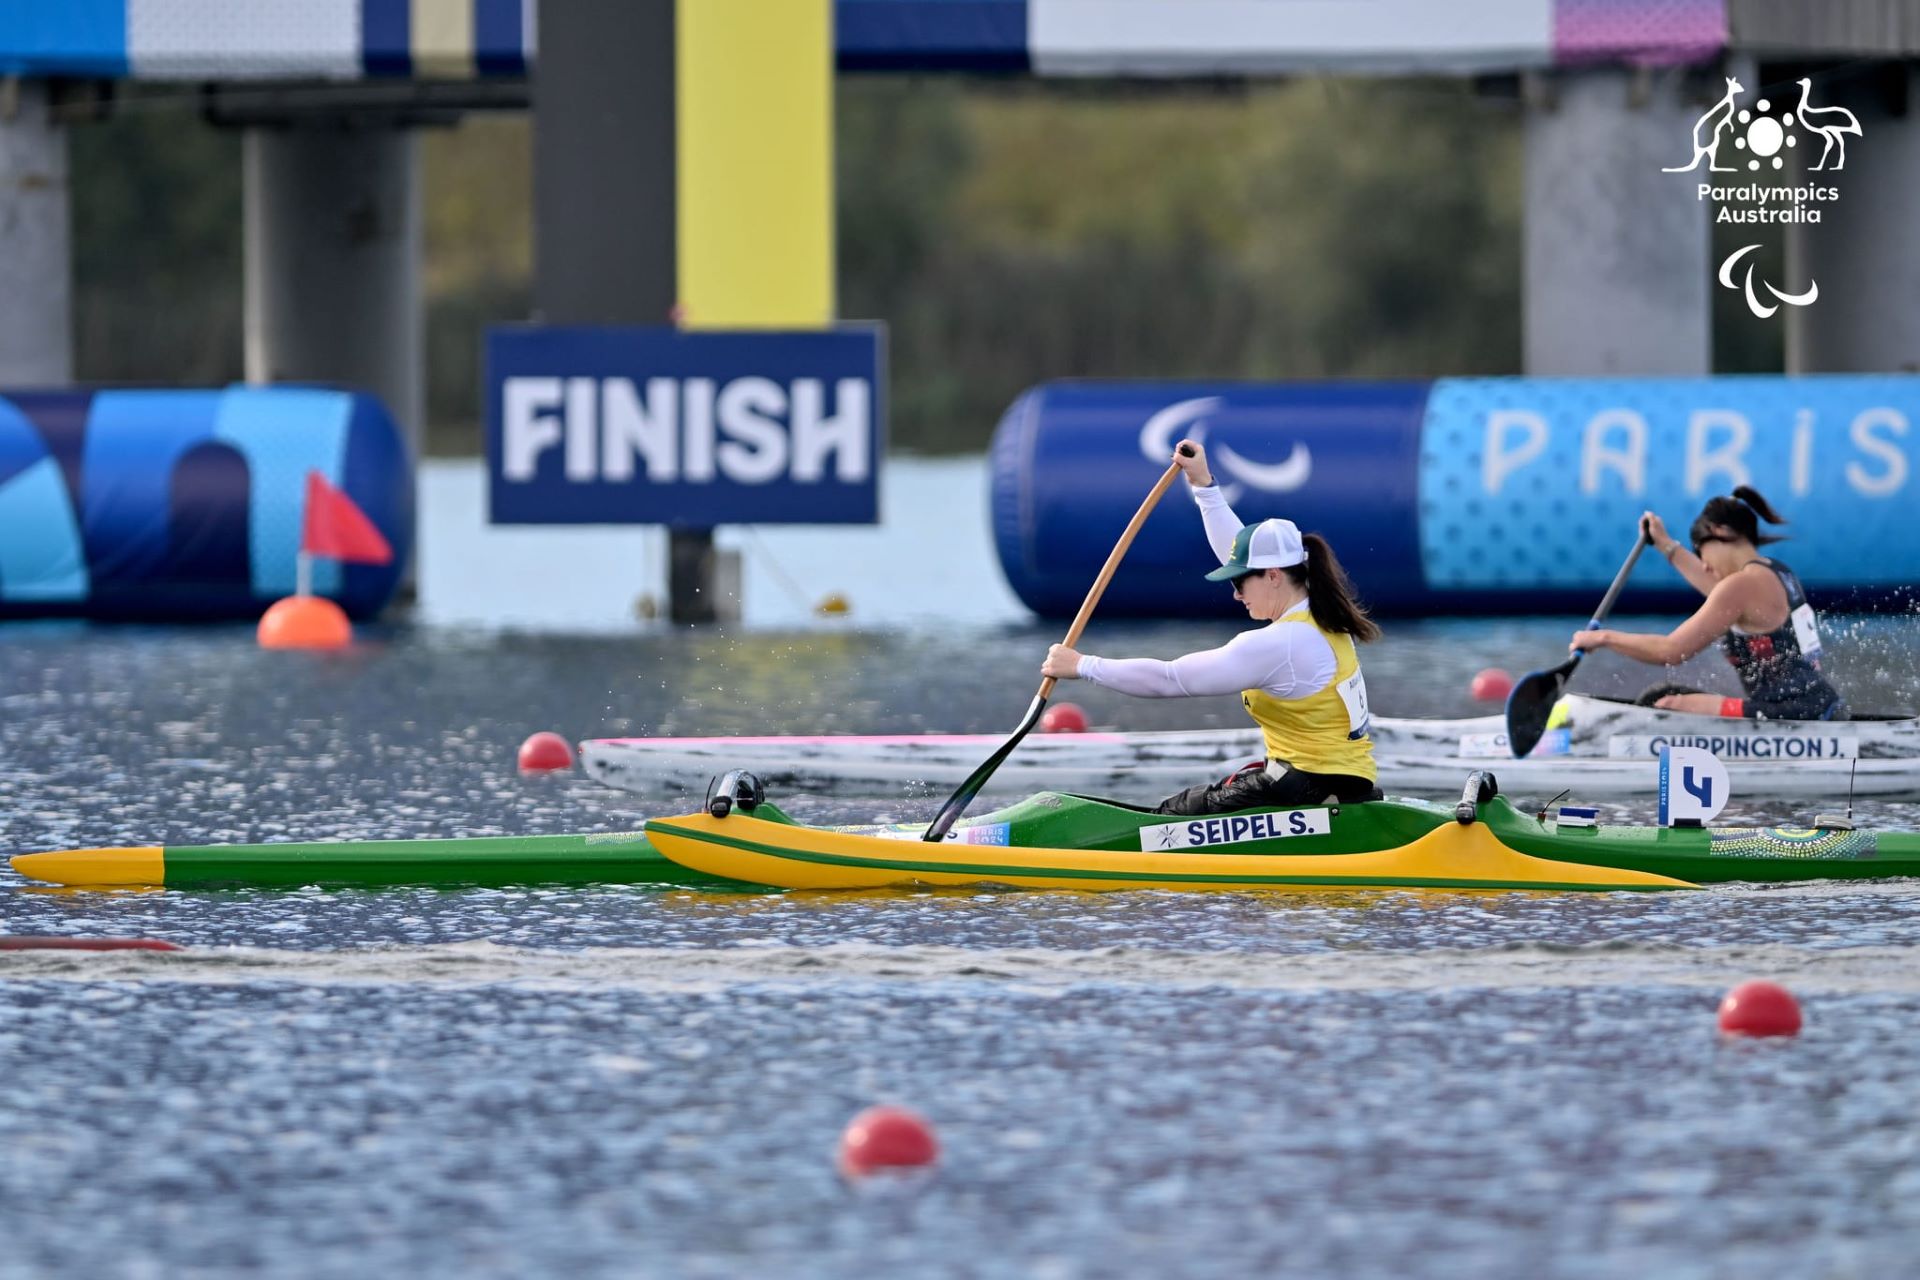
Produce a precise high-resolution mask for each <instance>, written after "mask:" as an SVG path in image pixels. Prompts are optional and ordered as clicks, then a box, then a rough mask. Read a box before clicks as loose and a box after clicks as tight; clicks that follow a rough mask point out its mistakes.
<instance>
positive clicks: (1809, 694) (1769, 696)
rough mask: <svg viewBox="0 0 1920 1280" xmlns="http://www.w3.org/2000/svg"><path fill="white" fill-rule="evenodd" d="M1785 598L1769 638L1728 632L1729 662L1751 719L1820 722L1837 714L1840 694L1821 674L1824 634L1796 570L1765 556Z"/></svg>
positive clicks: (1725, 639) (1725, 641)
mask: <svg viewBox="0 0 1920 1280" xmlns="http://www.w3.org/2000/svg"><path fill="white" fill-rule="evenodd" d="M1759 563H1760V564H1763V565H1765V566H1766V567H1767V568H1769V569H1771V570H1773V573H1774V576H1775V577H1777V578H1779V579H1780V585H1781V586H1782V587H1784V588H1785V589H1786V593H1787V620H1786V622H1785V623H1784V624H1783V625H1782V626H1780V627H1779V628H1777V629H1775V630H1773V631H1769V632H1767V633H1766V634H1765V635H1748V634H1747V633H1745V632H1743V631H1737V630H1733V629H1729V630H1728V631H1727V634H1726V635H1724V636H1722V637H1721V638H1720V647H1721V648H1722V649H1723V650H1725V652H1726V655H1727V661H1728V662H1731V663H1732V664H1733V669H1734V672H1735V673H1736V674H1737V675H1739V677H1740V687H1741V688H1742V689H1744V690H1745V691H1746V695H1747V714H1748V715H1750V716H1751V715H1755V714H1760V715H1765V716H1767V717H1768V718H1770V719H1775V720H1819V719H1823V718H1825V717H1826V716H1827V714H1828V713H1829V712H1830V711H1832V710H1833V708H1834V704H1836V703H1838V702H1839V701H1840V694H1839V693H1838V692H1837V691H1836V690H1835V689H1834V687H1833V686H1832V685H1830V684H1828V683H1827V678H1826V677H1825V676H1823V675H1821V674H1820V632H1819V630H1818V628H1817V627H1816V625H1815V623H1814V617H1813V605H1812V604H1810V603H1808V601H1807V589H1806V588H1805V587H1803V586H1801V585H1800V579H1799V577H1798V576H1797V575H1796V574H1795V573H1794V571H1793V570H1791V569H1789V568H1788V567H1787V566H1786V565H1784V564H1781V563H1780V562H1779V561H1778V560H1773V559H1770V558H1768V557H1766V556H1762V557H1760V559H1759Z"/></svg>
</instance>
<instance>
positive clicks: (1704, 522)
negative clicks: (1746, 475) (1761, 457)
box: [1691, 484, 1787, 547]
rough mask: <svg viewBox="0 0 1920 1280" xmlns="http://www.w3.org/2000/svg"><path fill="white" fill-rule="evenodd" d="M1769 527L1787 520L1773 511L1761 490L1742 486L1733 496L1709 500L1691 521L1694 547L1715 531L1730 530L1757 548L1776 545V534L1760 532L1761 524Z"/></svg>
mask: <svg viewBox="0 0 1920 1280" xmlns="http://www.w3.org/2000/svg"><path fill="white" fill-rule="evenodd" d="M1762 520H1765V521H1766V522H1767V523H1768V524H1785V523H1786V522H1787V518H1786V517H1785V516H1783V515H1781V514H1780V513H1779V512H1777V511H1775V510H1774V509H1773V507H1772V506H1771V505H1769V504H1768V502H1767V500H1766V499H1765V498H1763V497H1761V496H1760V491H1759V490H1758V489H1755V488H1754V487H1753V486H1752V485H1745V484H1743V485H1741V486H1739V487H1738V488H1737V489H1735V490H1734V491H1733V496H1731V497H1725V498H1709V499H1707V505H1706V506H1704V507H1702V508H1700V514H1699V516H1697V517H1696V518H1695V519H1694V522H1693V529H1692V530H1691V534H1692V538H1693V542H1694V545H1696V546H1698V545H1699V544H1700V543H1702V542H1704V541H1706V539H1707V538H1708V537H1710V536H1711V535H1712V534H1713V532H1714V530H1715V529H1731V530H1733V531H1734V533H1735V534H1737V535H1739V536H1740V537H1742V538H1745V539H1746V540H1747V541H1748V542H1751V543H1752V544H1753V545H1754V546H1756V547H1764V546H1766V545H1767V544H1768V543H1769V542H1779V541H1781V538H1780V537H1779V536H1777V535H1775V534H1770V533H1761V532H1760V521H1762Z"/></svg>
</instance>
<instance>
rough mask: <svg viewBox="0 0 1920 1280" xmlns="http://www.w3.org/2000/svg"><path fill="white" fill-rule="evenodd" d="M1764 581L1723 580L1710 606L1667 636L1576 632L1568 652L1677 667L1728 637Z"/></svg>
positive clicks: (1712, 593)
mask: <svg viewBox="0 0 1920 1280" xmlns="http://www.w3.org/2000/svg"><path fill="white" fill-rule="evenodd" d="M1762 581H1763V580H1762V579H1761V578H1760V577H1759V576H1758V575H1756V574H1746V573H1736V574H1734V575H1733V576H1732V577H1731V578H1726V579H1724V580H1722V581H1721V582H1719V583H1717V584H1715V586H1714V588H1713V590H1712V591H1710V592H1708V593H1707V600H1706V603H1705V604H1703V605H1701V606H1700V608H1699V609H1697V610H1696V611H1695V612H1694V615H1693V616H1692V617H1691V618H1688V619H1687V620H1686V621H1685V622H1683V623H1681V624H1680V625H1679V626H1677V627H1675V628H1674V629H1673V630H1672V631H1669V632H1668V633H1667V634H1666V635H1664V636H1650V635H1642V634H1640V633H1638V632H1633V631H1611V630H1606V629H1602V630H1599V631H1576V632H1574V633H1573V640H1572V641H1571V642H1570V643H1569V644H1568V645H1567V648H1569V649H1581V650H1584V651H1586V652H1588V653H1592V652H1593V651H1594V650H1595V649H1611V650H1613V651H1614V652H1615V653H1618V654H1621V655H1622V656H1624V657H1628V658H1632V659H1633V660H1634V661H1635V662H1647V663H1652V664H1655V665H1657V666H1663V667H1672V666H1677V665H1679V664H1680V663H1682V662H1685V661H1686V660H1687V659H1688V658H1691V657H1692V656H1693V655H1694V654H1696V653H1699V652H1700V651H1701V650H1702V649H1704V648H1706V647H1707V646H1708V645H1710V644H1712V643H1713V642H1714V641H1716V640H1718V639H1719V638H1720V637H1721V636H1723V635H1725V634H1727V631H1728V630H1729V629H1730V628H1731V627H1732V626H1733V624H1734V623H1736V622H1738V621H1740V617H1741V615H1742V614H1744V613H1745V612H1746V611H1747V607H1748V605H1749V604H1751V603H1752V600H1751V598H1750V597H1751V596H1752V594H1753V590H1754V587H1755V585H1756V584H1759V583H1762Z"/></svg>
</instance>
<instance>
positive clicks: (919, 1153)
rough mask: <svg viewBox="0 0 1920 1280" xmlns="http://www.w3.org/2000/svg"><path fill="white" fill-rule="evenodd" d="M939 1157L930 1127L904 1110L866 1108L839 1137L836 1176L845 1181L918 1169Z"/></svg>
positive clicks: (918, 1117) (938, 1149) (916, 1115)
mask: <svg viewBox="0 0 1920 1280" xmlns="http://www.w3.org/2000/svg"><path fill="white" fill-rule="evenodd" d="M939 1156H940V1143H939V1142H938V1140H936V1139H935V1138H934V1136H933V1126H932V1125H929V1124H928V1123H927V1122H926V1121H925V1120H924V1119H922V1118H921V1117H920V1116H919V1115H918V1114H917V1113H915V1112H912V1111H909V1110H907V1109H906V1108H905V1107H868V1108H867V1109H866V1110H865V1111H862V1112H861V1113H860V1114H859V1115H857V1116H855V1117H854V1118H853V1119H852V1120H851V1121H849V1122H848V1123H847V1128H846V1131H845V1132H844V1133H842V1134H841V1135H840V1157H839V1165H840V1172H841V1173H843V1174H845V1175H846V1176H847V1177H849V1178H859V1177H865V1176H866V1175H867V1174H870V1173H875V1172H877V1171H879V1170H881V1169H918V1168H922V1167H924V1166H926V1165H930V1164H932V1163H933V1162H934V1161H935V1160H937V1159H938V1158H939Z"/></svg>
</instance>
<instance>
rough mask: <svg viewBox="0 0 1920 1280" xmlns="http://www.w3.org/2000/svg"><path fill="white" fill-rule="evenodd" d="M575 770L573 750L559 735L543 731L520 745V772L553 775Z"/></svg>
mask: <svg viewBox="0 0 1920 1280" xmlns="http://www.w3.org/2000/svg"><path fill="white" fill-rule="evenodd" d="M571 768H573V748H572V747H571V746H569V745H568V743H567V740H566V739H565V738H563V737H561V736H560V735H559V734H557V733H548V732H547V731H546V730H544V729H542V730H541V731H540V732H539V733H536V734H534V735H533V736H532V737H530V738H528V739H527V740H526V741H525V742H523V743H521V744H520V772H522V773H552V772H554V771H555V770H558V769H571Z"/></svg>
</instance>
